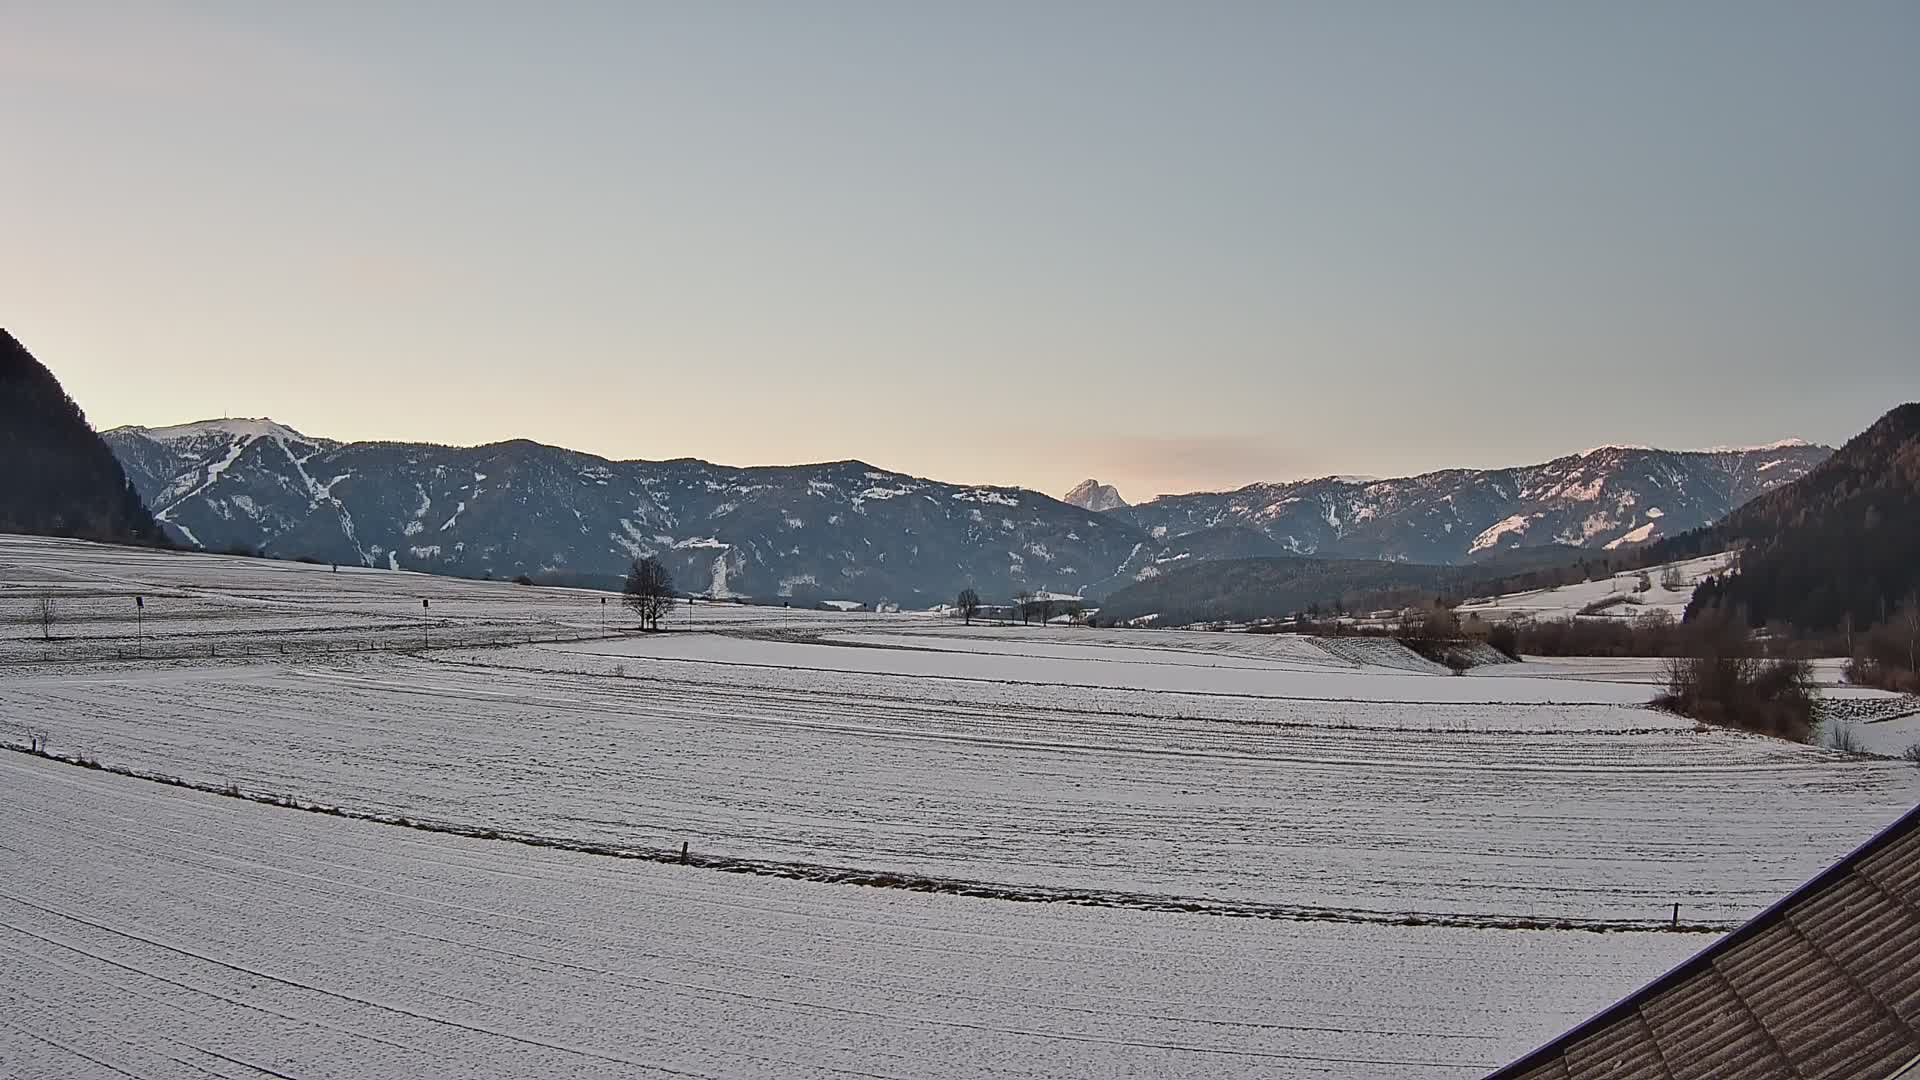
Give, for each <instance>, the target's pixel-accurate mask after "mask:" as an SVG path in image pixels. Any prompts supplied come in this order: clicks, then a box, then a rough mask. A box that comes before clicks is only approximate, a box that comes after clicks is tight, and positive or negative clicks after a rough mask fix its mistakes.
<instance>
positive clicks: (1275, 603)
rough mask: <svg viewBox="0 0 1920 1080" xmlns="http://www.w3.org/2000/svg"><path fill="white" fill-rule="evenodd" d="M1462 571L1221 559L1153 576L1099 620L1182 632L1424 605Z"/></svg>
mask: <svg viewBox="0 0 1920 1080" xmlns="http://www.w3.org/2000/svg"><path fill="white" fill-rule="evenodd" d="M1463 572H1464V571H1463V568H1461V567H1456V566H1426V565H1422V564H1417V563H1391V562H1381V561H1378V560H1373V559H1310V558H1302V557H1299V556H1290V555H1289V556H1269V557H1264V558H1254V559H1216V560H1210V561H1207V562H1200V563H1195V564H1193V565H1191V566H1184V567H1181V568H1180V569H1178V570H1173V571H1169V572H1167V573H1163V574H1160V575H1158V576H1155V577H1150V578H1148V579H1146V580H1145V581H1140V582H1136V583H1134V584H1132V585H1129V586H1127V587H1126V588H1124V589H1121V590H1120V591H1118V592H1116V593H1113V594H1112V595H1110V596H1108V597H1107V598H1106V600H1105V601H1104V602H1103V603H1102V604H1101V606H1100V614H1099V617H1098V619H1097V620H1096V621H1097V622H1098V623H1099V624H1100V625H1103V626H1110V625H1115V624H1119V623H1125V622H1128V621H1130V620H1133V619H1137V618H1140V617H1142V616H1146V615H1157V616H1158V618H1157V619H1156V620H1155V621H1156V622H1158V623H1160V624H1161V625H1180V624H1184V623H1195V622H1253V621H1256V620H1260V619H1274V618H1280V617H1282V616H1286V615H1290V614H1292V613H1295V612H1300V611H1306V610H1308V609H1309V608H1310V607H1312V608H1314V609H1316V610H1318V609H1321V608H1325V609H1328V610H1338V611H1350V610H1367V609H1363V608H1360V607H1359V606H1358V605H1359V604H1360V603H1362V602H1368V603H1371V602H1372V601H1373V598H1376V597H1381V596H1391V597H1397V598H1400V599H1401V600H1402V601H1404V602H1405V603H1407V604H1411V603H1418V602H1420V601H1421V600H1423V599H1424V598H1426V597H1429V596H1431V595H1433V593H1434V592H1435V590H1436V589H1438V588H1439V587H1440V586H1441V585H1443V584H1445V583H1446V582H1448V581H1449V580H1451V579H1453V578H1455V577H1457V576H1458V575H1460V574H1461V573H1463ZM1396 606H1399V605H1396Z"/></svg>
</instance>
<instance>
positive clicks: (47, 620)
mask: <svg viewBox="0 0 1920 1080" xmlns="http://www.w3.org/2000/svg"><path fill="white" fill-rule="evenodd" d="M33 617H34V618H36V619H39V620H40V639H41V640H42V641H52V640H53V624H54V622H55V621H56V620H57V618H58V616H57V614H56V613H55V611H54V609H53V597H51V596H43V597H41V598H40V600H39V602H38V603H36V604H34V607H33Z"/></svg>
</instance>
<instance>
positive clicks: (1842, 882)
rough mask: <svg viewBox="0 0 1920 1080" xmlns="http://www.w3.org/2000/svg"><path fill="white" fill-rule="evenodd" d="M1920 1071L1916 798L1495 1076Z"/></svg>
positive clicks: (1614, 1078) (1540, 1078)
mask: <svg viewBox="0 0 1920 1080" xmlns="http://www.w3.org/2000/svg"><path fill="white" fill-rule="evenodd" d="M1643 1077H1644V1078H1647V1080H1695V1078H1698V1080H1708V1078H1720V1077H1740V1078H1743V1080H1775V1078H1779V1080H1811V1078H1814V1077H1822V1078H1833V1080H1841V1078H1846V1080H1909V1078H1920V807H1915V808H1914V809H1912V810H1910V811H1908V812H1907V814H1906V815H1905V816H1904V817H1902V818H1901V819H1900V820H1899V821H1896V822H1895V823H1893V824H1892V825H1890V826H1888V827H1887V828H1886V829H1884V830H1882V831H1881V832H1880V834H1879V835H1877V836H1875V837H1874V838H1873V839H1871V840H1869V841H1867V842H1866V843H1865V844H1864V845H1862V846H1861V847H1860V848H1859V849H1858V850H1856V851H1854V852H1853V854H1851V855H1848V856H1847V857H1846V858H1844V859H1842V860H1840V861H1839V862H1838V863H1836V864H1834V865H1833V866H1832V867H1829V868H1828V869H1827V870H1826V871H1825V872H1824V873H1822V874H1820V875H1819V876H1818V877H1816V878H1814V879H1813V880H1812V881H1809V882H1807V883H1806V884H1805V885H1803V886H1801V887H1800V888H1799V889H1797V890H1795V891H1794V892H1793V893H1791V894H1790V895H1788V896H1787V897H1786V898H1785V899H1783V900H1781V901H1780V902H1779V903H1776V904H1775V905H1773V906H1772V907H1770V908H1768V909H1767V910H1766V911H1764V912H1762V913H1761V914H1760V915H1758V916H1756V917H1755V918H1754V919H1753V920H1752V921H1750V922H1748V923H1747V924H1746V925H1745V926H1742V927H1741V928H1740V929H1738V930H1735V931H1734V932H1733V933H1731V934H1729V935H1727V936H1726V937H1724V938H1722V939H1720V940H1719V941H1717V942H1715V943H1714V944H1713V945H1712V946H1710V947H1708V948H1707V949H1705V950H1704V951H1702V952H1700V953H1699V954H1697V955H1695V956H1694V957H1693V958H1692V959H1690V960H1688V961H1687V962H1686V963H1684V964H1681V965H1680V966H1679V967H1677V968H1675V969H1674V970H1672V971H1670V972H1668V973H1667V974H1665V975H1663V976H1661V977H1660V978H1658V979H1656V980H1654V981H1653V982H1652V983H1651V984H1649V985H1648V986H1646V987H1645V988H1644V989H1641V990H1640V991H1638V992H1637V993H1634V994H1633V995H1631V996H1629V997H1628V998H1626V999H1625V1000H1623V1001H1621V1002H1619V1003H1618V1004H1616V1005H1614V1006H1613V1007H1612V1008H1610V1009H1608V1010H1607V1011H1606V1012H1603V1013H1601V1014H1600V1015H1599V1016H1596V1017H1594V1018H1593V1019H1592V1020H1589V1021H1587V1022H1586V1023H1584V1024H1581V1025H1580V1026H1579V1027H1577V1028H1574V1029H1573V1030H1572V1031H1569V1032H1567V1033H1566V1034H1565V1035H1562V1036H1561V1037H1560V1038H1558V1039H1556V1040H1554V1041H1553V1042H1551V1043H1548V1044H1547V1045H1546V1046H1543V1047H1541V1048H1540V1049H1538V1050H1536V1051H1534V1052H1533V1053H1531V1054H1528V1055H1527V1056H1526V1057H1524V1058H1522V1059H1520V1060H1519V1061H1516V1062H1514V1063H1513V1064H1511V1065H1508V1066H1507V1067H1506V1068H1504V1069H1501V1070H1499V1071H1498V1072H1495V1073H1494V1074H1492V1076H1490V1077H1489V1078H1488V1080H1640V1078H1643Z"/></svg>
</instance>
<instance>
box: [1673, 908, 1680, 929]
mask: <svg viewBox="0 0 1920 1080" xmlns="http://www.w3.org/2000/svg"><path fill="white" fill-rule="evenodd" d="M1673 928H1674V929H1675V930H1678V929H1680V905H1679V904H1675V905H1673Z"/></svg>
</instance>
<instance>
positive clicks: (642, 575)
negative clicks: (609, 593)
mask: <svg viewBox="0 0 1920 1080" xmlns="http://www.w3.org/2000/svg"><path fill="white" fill-rule="evenodd" d="M622 603H625V604H626V605H627V606H628V607H629V608H632V609H633V613H634V614H635V615H638V616H640V625H641V626H643V627H648V628H651V629H654V630H658V629H660V619H661V618H662V617H663V616H665V615H666V614H667V613H668V612H670V611H672V610H673V575H672V574H669V573H668V572H667V568H666V567H665V566H663V565H661V562H660V560H659V559H656V558H654V557H653V556H651V555H649V556H647V557H646V558H644V559H635V560H634V561H633V567H632V568H631V569H630V570H628V571H627V587H626V596H625V597H624V598H623V600H622Z"/></svg>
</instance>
